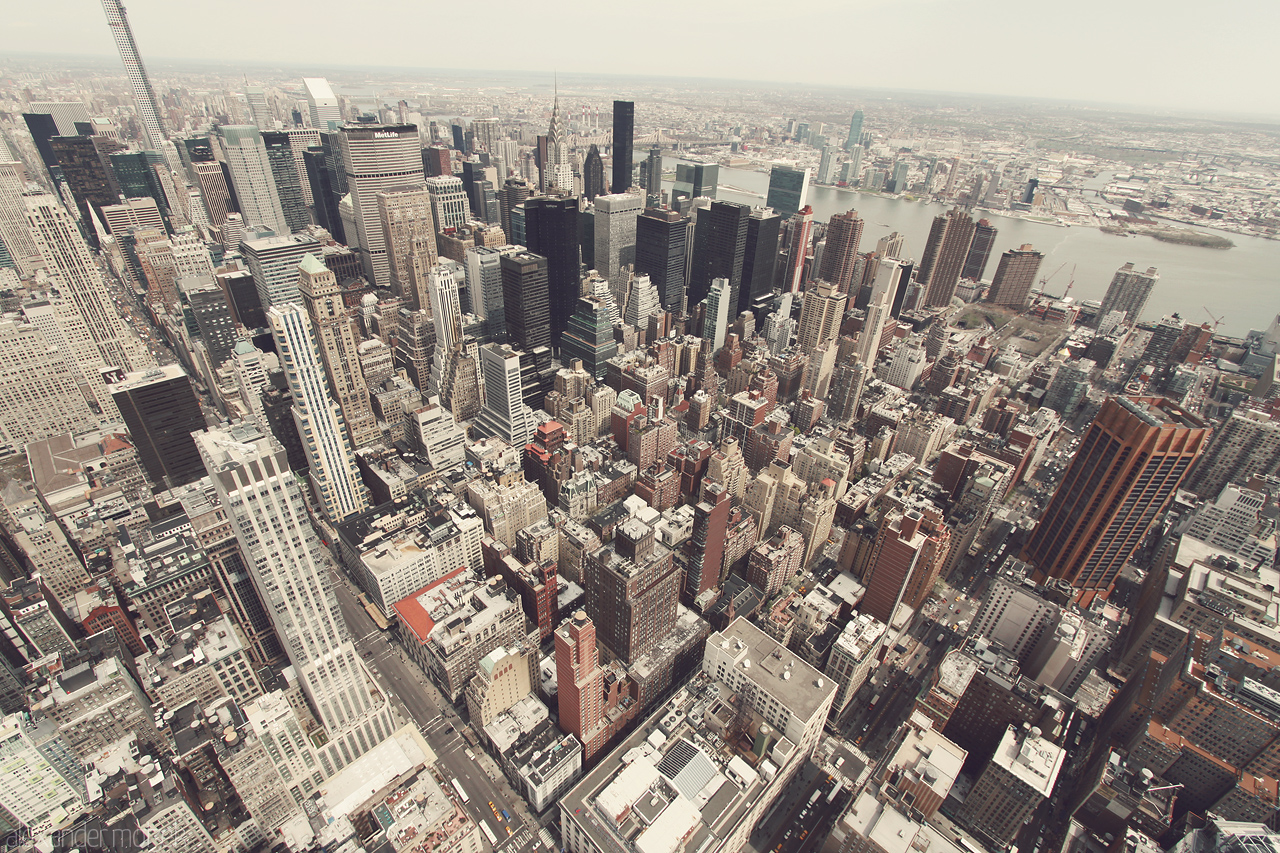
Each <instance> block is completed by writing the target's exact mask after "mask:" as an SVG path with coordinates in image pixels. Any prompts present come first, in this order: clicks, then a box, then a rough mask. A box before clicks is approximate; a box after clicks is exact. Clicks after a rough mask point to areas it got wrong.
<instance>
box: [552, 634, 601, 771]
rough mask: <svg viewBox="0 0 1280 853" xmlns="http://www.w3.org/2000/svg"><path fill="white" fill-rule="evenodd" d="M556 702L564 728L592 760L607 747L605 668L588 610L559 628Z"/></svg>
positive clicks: (587, 757)
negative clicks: (598, 650) (602, 731)
mask: <svg viewBox="0 0 1280 853" xmlns="http://www.w3.org/2000/svg"><path fill="white" fill-rule="evenodd" d="M555 644H556V702H557V703H558V704H557V710H558V712H559V720H560V727H561V728H563V729H564V730H565V731H566V732H569V733H570V734H572V735H574V736H576V737H577V738H578V740H580V741H582V744H583V750H584V751H583V756H584V758H586V759H587V760H590V759H591V758H592V757H593V756H594V755H595V754H596V753H597V752H599V751H600V749H601V748H602V747H603V746H604V741H605V737H603V736H601V735H603V733H600V735H598V734H597V733H598V732H600V730H601V728H602V726H601V723H602V721H603V720H604V696H605V689H604V669H603V668H601V666H600V656H599V653H598V652H597V651H596V628H595V625H594V624H593V623H592V621H591V619H590V618H588V617H587V612H586V611H585V610H579V611H577V612H576V613H574V614H573V617H572V618H570V619H569V620H567V621H566V622H565V623H564V624H563V625H561V626H560V627H559V628H557V629H556V632H555Z"/></svg>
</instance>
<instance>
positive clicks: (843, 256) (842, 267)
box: [818, 210, 865, 293]
mask: <svg viewBox="0 0 1280 853" xmlns="http://www.w3.org/2000/svg"><path fill="white" fill-rule="evenodd" d="M864 225H865V223H864V222H863V221H862V218H861V217H860V216H858V212H857V211H856V210H850V211H849V212H848V213H837V214H836V215H835V216H833V217H831V221H830V222H828V223H827V249H826V251H825V252H823V254H822V264H821V266H820V267H819V269H818V278H820V279H822V280H823V281H829V282H831V283H832V284H833V285H835V288H836V290H838V291H840V292H841V293H848V292H849V291H850V289H851V285H852V282H853V269H854V266H855V263H856V261H857V260H858V243H860V242H861V241H862V229H863V227H864Z"/></svg>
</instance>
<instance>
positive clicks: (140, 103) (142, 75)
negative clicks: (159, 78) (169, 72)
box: [102, 0, 165, 151]
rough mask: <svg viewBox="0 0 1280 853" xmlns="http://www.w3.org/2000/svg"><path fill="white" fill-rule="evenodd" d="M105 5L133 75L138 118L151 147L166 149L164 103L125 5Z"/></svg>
mask: <svg viewBox="0 0 1280 853" xmlns="http://www.w3.org/2000/svg"><path fill="white" fill-rule="evenodd" d="M102 8H103V9H104V10H106V13H107V26H109V27H111V36H112V38H114V39H115V41H116V47H117V48H118V49H119V51H120V59H121V60H122V61H123V62H124V72H125V76H126V77H128V78H129V89H130V91H132V92H133V102H134V104H136V105H137V107H138V118H139V119H140V120H141V122H142V129H143V131H145V133H146V135H147V147H149V148H152V149H154V150H156V151H163V150H164V145H165V137H164V124H163V123H161V121H160V103H159V101H157V100H156V93H155V90H154V89H152V88H151V80H150V78H148V77H147V68H146V66H145V65H143V64H142V57H141V56H139V55H138V45H137V43H136V42H134V40H133V30H132V29H131V28H130V27H129V18H128V16H127V15H125V11H124V5H123V4H122V3H121V2H120V0H102Z"/></svg>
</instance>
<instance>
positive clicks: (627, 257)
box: [525, 194, 644, 305]
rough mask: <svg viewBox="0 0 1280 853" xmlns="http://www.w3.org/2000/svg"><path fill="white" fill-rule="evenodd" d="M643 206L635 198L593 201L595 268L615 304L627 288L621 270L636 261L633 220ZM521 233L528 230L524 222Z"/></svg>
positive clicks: (625, 279)
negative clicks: (608, 287) (608, 289)
mask: <svg viewBox="0 0 1280 853" xmlns="http://www.w3.org/2000/svg"><path fill="white" fill-rule="evenodd" d="M643 207H644V199H642V198H641V197H640V196H636V195H616V194H615V195H602V196H600V197H599V198H597V199H596V218H595V261H596V263H595V267H596V269H597V270H598V271H599V272H600V274H601V275H603V276H604V277H605V278H607V279H609V285H610V287H611V288H612V289H613V292H614V300H615V301H616V302H617V303H618V304H619V305H621V304H622V295H623V294H625V291H626V286H627V276H626V273H625V272H624V270H623V267H626V266H634V265H635V262H636V217H638V216H639V215H640V211H641V209H642V208H643ZM526 210H527V208H526ZM525 230H526V232H527V231H528V224H527V223H526V225H525Z"/></svg>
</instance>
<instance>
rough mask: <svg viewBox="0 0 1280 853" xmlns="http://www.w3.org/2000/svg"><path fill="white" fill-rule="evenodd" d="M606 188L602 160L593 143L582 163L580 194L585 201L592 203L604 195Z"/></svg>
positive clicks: (597, 148) (598, 150)
mask: <svg viewBox="0 0 1280 853" xmlns="http://www.w3.org/2000/svg"><path fill="white" fill-rule="evenodd" d="M607 192H608V187H606V186H605V183H604V159H603V158H602V157H601V156H600V149H599V147H597V146H596V144H595V143H594V142H593V143H591V147H590V148H588V149H587V156H586V158H585V159H583V161H582V194H583V195H585V196H586V197H587V201H594V200H595V197H596V196H598V195H605V194H606V193H607Z"/></svg>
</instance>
